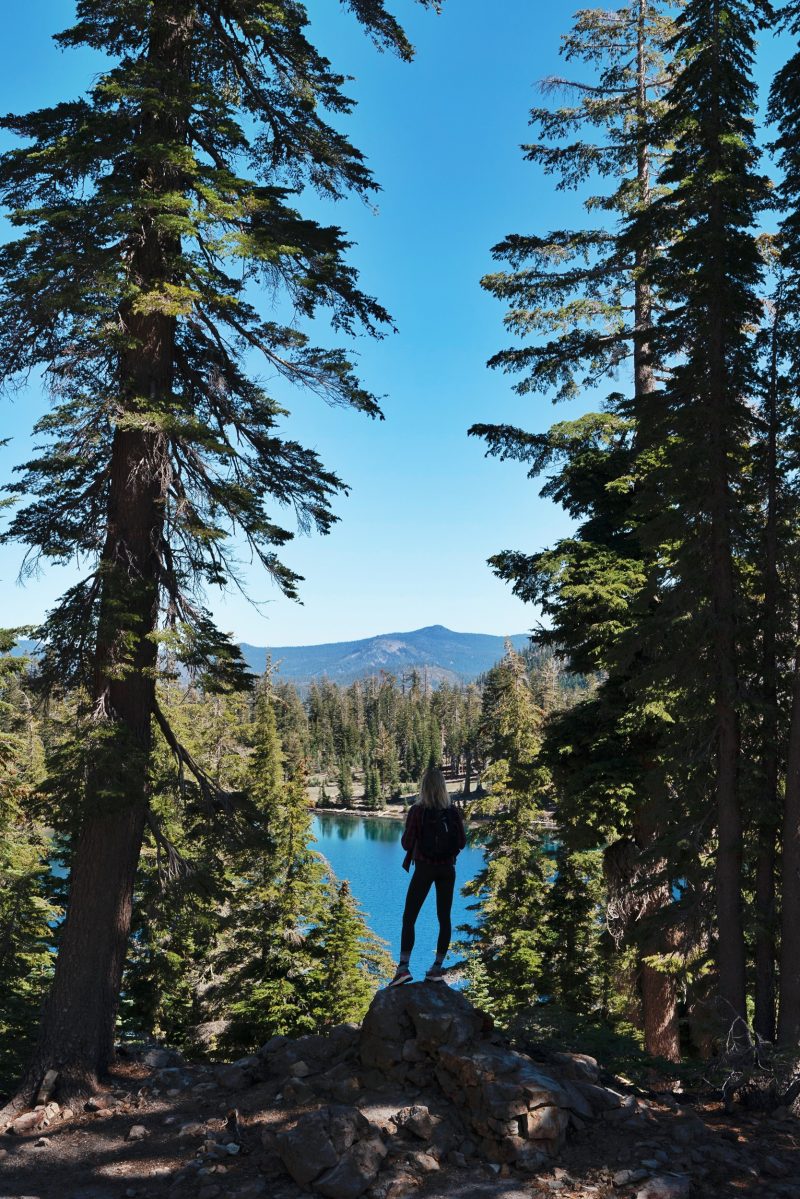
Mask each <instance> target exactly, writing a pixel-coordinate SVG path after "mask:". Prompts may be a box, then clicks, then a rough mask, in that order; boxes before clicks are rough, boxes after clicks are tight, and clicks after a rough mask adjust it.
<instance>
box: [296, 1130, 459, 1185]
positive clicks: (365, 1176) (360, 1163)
mask: <svg viewBox="0 0 800 1199" xmlns="http://www.w3.org/2000/svg"><path fill="white" fill-rule="evenodd" d="M385 1156H386V1146H385V1145H384V1143H383V1141H382V1140H381V1139H380V1137H378V1136H372V1137H369V1138H368V1139H366V1140H363V1141H357V1142H356V1144H354V1145H353V1147H352V1148H351V1149H348V1150H347V1152H346V1153H345V1154H344V1155H343V1157H342V1158H341V1160H340V1161H339V1163H338V1164H337V1165H336V1166H334V1167H333V1169H331V1170H328V1171H327V1172H326V1173H325V1174H323V1175H322V1177H321V1178H318V1179H317V1180H316V1181H315V1182H314V1190H315V1191H318V1192H319V1194H320V1195H325V1196H326V1199H357V1196H358V1195H363V1193H364V1191H365V1190H366V1189H367V1187H368V1186H370V1184H371V1183H372V1182H373V1181H374V1180H375V1177H376V1176H377V1173H378V1170H379V1169H380V1167H381V1162H382V1161H383V1159H384V1157H385ZM437 1169H438V1164H437Z"/></svg>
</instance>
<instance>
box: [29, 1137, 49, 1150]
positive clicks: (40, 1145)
mask: <svg viewBox="0 0 800 1199" xmlns="http://www.w3.org/2000/svg"><path fill="white" fill-rule="evenodd" d="M49 1145H50V1138H49V1137H39V1139H38V1141H34V1143H33V1147H34V1149H47V1148H48V1147H49Z"/></svg>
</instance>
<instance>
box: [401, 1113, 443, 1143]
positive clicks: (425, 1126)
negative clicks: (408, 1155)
mask: <svg viewBox="0 0 800 1199" xmlns="http://www.w3.org/2000/svg"><path fill="white" fill-rule="evenodd" d="M393 1119H394V1122H395V1124H396V1125H397V1127H398V1128H407V1129H408V1131H409V1132H413V1134H414V1136H416V1137H419V1138H420V1140H422V1141H429V1140H430V1139H431V1137H432V1136H433V1130H434V1127H435V1123H434V1119H433V1116H432V1115H431V1113H430V1112H429V1111H428V1109H427V1107H423V1106H422V1105H421V1104H415V1105H414V1106H413V1107H404V1108H401V1110H400V1111H399V1112H398V1113H397V1115H396V1116H394V1117H393Z"/></svg>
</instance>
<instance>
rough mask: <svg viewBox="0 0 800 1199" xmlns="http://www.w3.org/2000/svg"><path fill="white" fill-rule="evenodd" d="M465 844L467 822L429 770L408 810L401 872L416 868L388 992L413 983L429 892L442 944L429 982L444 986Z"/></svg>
mask: <svg viewBox="0 0 800 1199" xmlns="http://www.w3.org/2000/svg"><path fill="white" fill-rule="evenodd" d="M466 843H467V837H466V834H465V832H464V821H463V820H462V818H461V813H460V812H459V811H458V809H457V808H454V807H452V806H451V804H450V796H449V794H448V792H447V787H446V785H445V781H444V775H443V774H442V772H441V770H439V769H438V767H436V766H430V767H429V768H428V769H427V770H426V771H425V775H424V777H423V779H422V785H421V787H420V792H419V800H418V801H417V803H415V804H414V805H413V807H411V808H410V809H409V812H408V816H407V817H406V827H405V830H404V832H403V838H402V846H403V849H405V850H407V853H406V858H405V861H404V862H403V869H404V870H408V869H409V868H410V865H411V863H412V862H413V863H414V873H413V874H412V876H411V881H410V882H409V884H408V894H407V895H406V906H405V910H404V912H403V932H402V935H401V937H400V961H399V963H398V966H397V971H396V972H395V976H394V978H393V979H392V981H391V982H390V983H389V986H390V987H396V986H398V985H399V984H400V983H407V982H410V981H411V971H410V969H409V962H410V961H411V950H412V949H413V948H414V925H415V924H416V921H417V916H418V915H419V913H420V908H421V907H422V905H423V903H424V902H425V898H426V896H427V894H428V892H429V891H430V889H431V887H432V886H434V887H435V888H436V915H437V917H438V920H439V939H438V941H437V943H436V957H435V958H434V960H433V965H432V966H431V968H430V970H428V971H427V973H426V974H425V978H426V979H427V980H428V981H429V982H444V974H443V973H442V963H443V962H444V959H445V954H446V953H447V950H448V948H449V946H450V933H451V928H450V909H451V908H452V906H453V891H454V890H455V885H456V858H457V857H458V854H459V852H460V851H461V850H462V849H463V848H464V846H465V845H466Z"/></svg>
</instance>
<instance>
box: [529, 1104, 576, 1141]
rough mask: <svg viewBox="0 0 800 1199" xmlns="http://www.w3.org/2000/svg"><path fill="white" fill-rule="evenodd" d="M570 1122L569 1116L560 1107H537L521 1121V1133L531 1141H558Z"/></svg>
mask: <svg viewBox="0 0 800 1199" xmlns="http://www.w3.org/2000/svg"><path fill="white" fill-rule="evenodd" d="M568 1121H569V1116H568V1115H567V1113H566V1112H565V1111H562V1109H561V1108H560V1107H537V1108H534V1110H533V1111H532V1112H528V1113H527V1115H526V1116H524V1117H523V1119H521V1120H520V1133H521V1135H522V1136H524V1137H526V1138H527V1140H529V1141H558V1140H560V1139H561V1136H562V1135H563V1133H564V1132H565V1131H566V1128H567V1123H568ZM523 1122H524V1129H523Z"/></svg>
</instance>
